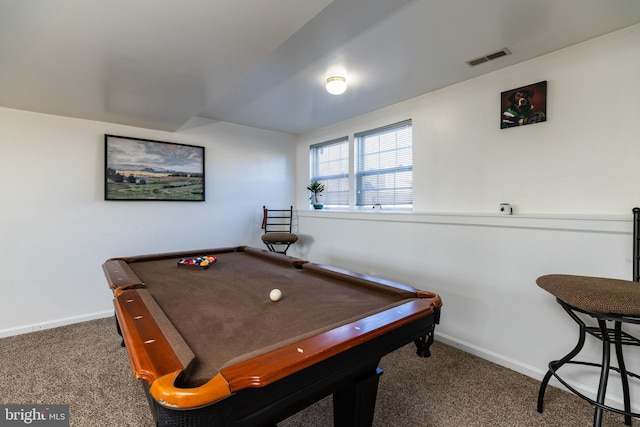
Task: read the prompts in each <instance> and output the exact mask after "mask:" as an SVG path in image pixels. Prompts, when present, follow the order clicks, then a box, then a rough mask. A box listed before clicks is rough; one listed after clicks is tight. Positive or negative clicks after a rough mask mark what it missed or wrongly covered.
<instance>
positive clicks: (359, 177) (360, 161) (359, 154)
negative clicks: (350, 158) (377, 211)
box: [353, 119, 413, 210]
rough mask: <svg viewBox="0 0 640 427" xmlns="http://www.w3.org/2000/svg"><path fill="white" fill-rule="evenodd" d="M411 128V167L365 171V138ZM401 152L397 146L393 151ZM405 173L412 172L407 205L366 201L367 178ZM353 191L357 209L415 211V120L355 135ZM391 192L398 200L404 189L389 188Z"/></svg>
mask: <svg viewBox="0 0 640 427" xmlns="http://www.w3.org/2000/svg"><path fill="white" fill-rule="evenodd" d="M407 127H409V129H410V130H411V137H410V143H411V144H410V153H409V156H408V159H409V160H410V166H398V165H396V166H395V167H391V168H379V169H365V170H363V168H364V167H365V166H364V160H365V156H366V154H365V150H364V148H363V145H364V143H365V140H364V138H366V137H371V136H375V135H383V134H385V133H387V132H389V131H393V130H401V129H403V128H407ZM398 152H399V150H398V147H397V145H396V147H395V149H394V150H393V153H395V154H397V153H398ZM380 153H381V151H378V152H377V154H378V155H380ZM403 172H410V180H411V185H410V187H409V188H408V189H409V192H410V195H409V200H408V202H407V203H400V204H396V203H395V202H394V203H384V202H385V200H382V203H381V202H380V200H378V203H366V200H365V199H364V195H363V190H362V187H363V185H364V184H363V179H364V178H365V177H372V176H376V177H381V176H384V175H389V174H393V175H395V174H398V173H403ZM353 189H354V193H355V200H354V206H355V208H356V209H363V208H365V207H368V206H372V207H373V208H376V207H378V208H385V209H386V210H412V209H413V120H412V119H407V120H403V121H400V122H396V123H392V124H389V125H385V126H381V127H378V128H374V129H370V130H366V131H362V132H357V133H355V134H354V184H353ZM380 190H381V189H380V188H379V187H376V188H375V191H380ZM389 190H391V191H392V192H393V197H392V199H394V200H395V199H396V194H397V193H398V191H401V190H402V187H392V188H389ZM405 199H406V196H405Z"/></svg>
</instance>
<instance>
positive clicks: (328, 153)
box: [311, 136, 349, 207]
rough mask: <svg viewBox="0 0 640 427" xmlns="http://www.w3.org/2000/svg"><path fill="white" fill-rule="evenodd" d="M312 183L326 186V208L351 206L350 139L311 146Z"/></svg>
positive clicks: (324, 194) (323, 201)
mask: <svg viewBox="0 0 640 427" xmlns="http://www.w3.org/2000/svg"><path fill="white" fill-rule="evenodd" d="M311 181H312V182H313V181H319V182H321V183H322V184H324V192H323V193H322V199H321V202H322V203H324V205H325V206H336V207H348V206H349V139H348V138H347V137H346V136H345V137H344V138H340V139H335V140H333V141H328V142H323V143H321V144H316V145H312V146H311Z"/></svg>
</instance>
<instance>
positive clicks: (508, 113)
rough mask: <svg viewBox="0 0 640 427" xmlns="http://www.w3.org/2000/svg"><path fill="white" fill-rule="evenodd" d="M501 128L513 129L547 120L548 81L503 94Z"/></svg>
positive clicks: (501, 98)
mask: <svg viewBox="0 0 640 427" xmlns="http://www.w3.org/2000/svg"><path fill="white" fill-rule="evenodd" d="M500 100H501V108H500V128H501V129H506V128H512V127H518V126H524V125H530V124H534V123H541V122H544V121H546V120H547V81H546V80H545V81H543V82H539V83H534V84H531V85H529V86H523V87H519V88H517V89H511V90H508V91H505V92H502V94H501V96H500Z"/></svg>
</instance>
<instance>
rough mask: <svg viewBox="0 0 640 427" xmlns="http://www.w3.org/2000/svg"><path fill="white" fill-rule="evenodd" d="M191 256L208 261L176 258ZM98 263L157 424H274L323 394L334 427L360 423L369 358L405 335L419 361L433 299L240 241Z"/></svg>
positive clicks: (370, 390)
mask: <svg viewBox="0 0 640 427" xmlns="http://www.w3.org/2000/svg"><path fill="white" fill-rule="evenodd" d="M203 255H206V256H213V257H215V259H216V261H215V263H213V264H211V265H209V266H208V267H198V266H184V265H179V261H180V259H184V258H188V257H196V256H203ZM377 262H384V260H383V259H381V260H379V261H377ZM103 270H104V273H105V275H106V278H107V282H108V285H109V287H110V288H111V290H112V291H113V295H114V301H113V302H114V306H115V314H116V323H117V326H118V331H119V333H120V334H121V335H122V340H123V345H124V346H125V347H126V349H127V352H128V355H129V359H130V362H131V366H132V369H133V371H134V374H135V375H136V377H137V378H138V379H140V380H141V383H142V385H143V387H144V390H145V393H146V395H147V398H148V401H149V405H150V407H151V412H152V414H153V416H154V419H155V421H156V423H157V425H171V426H174V425H175V426H178V425H179V426H254V425H276V423H277V422H279V421H281V420H283V419H285V418H287V417H289V416H291V415H293V414H295V413H296V412H298V411H300V410H301V409H303V408H305V407H307V406H309V405H311V404H312V403H314V402H316V401H318V400H320V399H322V398H324V397H325V396H328V395H331V394H333V409H334V414H333V415H334V425H336V426H367V425H371V424H372V422H373V414H374V408H375V401H376V394H377V389H378V380H379V376H380V375H381V374H382V371H381V370H380V369H379V368H378V364H379V361H380V359H381V358H382V356H384V355H386V354H388V353H390V352H392V351H394V350H396V349H397V348H399V347H401V346H404V345H406V344H409V343H411V342H415V344H416V347H417V353H418V354H419V355H420V356H422V357H428V356H429V346H430V345H431V343H432V342H433V334H434V328H435V325H436V324H437V323H438V322H439V317H440V307H441V305H442V301H441V299H440V297H439V296H438V295H437V294H435V293H432V292H428V291H421V290H417V289H415V288H413V287H411V286H407V285H403V284H399V283H395V282H391V281H388V280H383V279H380V278H375V277H371V276H366V275H362V274H357V273H353V272H350V271H347V270H344V269H340V268H336V267H330V266H326V265H321V264H315V263H312V262H307V261H304V260H301V259H298V258H295V257H291V256H287V255H282V254H277V253H274V252H269V251H266V250H262V249H256V248H251V247H245V246H240V247H231V248H218V249H205V250H195V251H188V252H175V253H165V254H152V255H142V256H132V257H122V258H112V259H109V260H107V261H106V262H105V263H104V264H103ZM273 289H279V290H280V291H281V293H282V297H281V298H280V299H279V300H277V301H272V300H271V299H270V291H271V290H273Z"/></svg>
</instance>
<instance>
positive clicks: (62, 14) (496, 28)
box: [0, 0, 640, 134]
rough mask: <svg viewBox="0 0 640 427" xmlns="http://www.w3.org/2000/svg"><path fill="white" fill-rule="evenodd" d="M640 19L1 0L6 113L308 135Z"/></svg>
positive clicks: (330, 4)
mask: <svg viewBox="0 0 640 427" xmlns="http://www.w3.org/2000/svg"><path fill="white" fill-rule="evenodd" d="M639 22H640V2H639V1H637V0H616V1H615V2H611V1H602V0H560V1H558V0H537V1H535V2H533V1H530V0H527V1H524V0H483V1H477V0H447V1H442V0H393V1H391V0H334V1H329V0H313V1H310V0H307V1H303V0H270V1H268V2H266V1H264V0H181V1H162V2H158V1H151V0H136V1H125V0H110V1H99V2H98V1H86V0H56V1H51V0H28V1H25V0H22V1H16V0H0V106H3V107H8V108H16V109H22V110H28V111H35V112H41V113H47V114H56V115H62V116H70V117H76V118H83V119H90V120H99V121H105V122H112V123H120V124H126V125H132V126H138V127H145V128H151V129H159V130H165V131H176V130H178V129H180V128H182V127H189V126H193V125H195V124H196V123H202V122H208V121H220V120H222V121H227V122H231V123H237V124H242V125H248V126H254V127H259V128H264V129H272V130H277V131H282V132H287V133H293V134H297V133H302V132H305V131H308V130H312V129H316V128H319V127H322V126H326V125H328V124H331V123H335V122H338V121H341V120H345V119H348V118H351V117H354V116H357V115H360V114H363V113H366V112H368V111H373V110H376V109H379V108H382V107H384V106H387V105H390V104H393V103H397V102H400V101H403V100H406V99H409V98H412V97H415V96H418V95H421V94H424V93H427V92H429V91H432V90H435V89H439V88H442V87H445V86H448V85H451V84H455V83H457V82H460V81H464V80H467V79H470V78H473V77H476V76H479V75H482V74H485V73H488V72H491V71H495V70H497V69H500V68H502V67H506V66H509V65H513V64H516V63H519V62H522V61H525V60H528V59H531V58H534V57H537V56H540V55H543V54H546V53H549V52H553V51H555V50H558V49H561V48H564V47H567V46H570V45H573V44H576V43H579V42H582V41H585V40H588V39H590V38H593V37H597V36H599V35H602V34H606V33H608V32H611V31H615V30H618V29H621V28H624V27H627V26H630V25H633V24H636V23H639ZM502 48H508V49H509V50H510V51H511V52H512V54H511V55H508V56H504V57H502V58H499V59H496V60H494V61H491V62H487V63H484V64H481V65H478V66H476V67H473V68H472V67H469V66H468V65H466V64H465V62H466V61H469V60H471V59H474V58H476V57H478V56H482V55H486V54H489V53H492V52H495V51H497V50H500V49H502ZM334 69H342V70H344V71H345V72H346V75H347V79H348V81H349V89H348V90H347V92H346V93H345V94H343V95H340V96H334V95H330V94H328V93H327V92H326V91H325V90H324V81H325V79H326V77H327V75H328V74H329V73H331V71H332V70H334ZM543 78H544V76H541V79H543Z"/></svg>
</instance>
